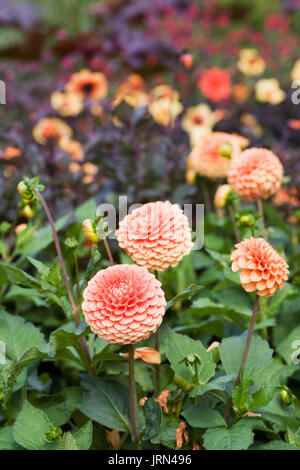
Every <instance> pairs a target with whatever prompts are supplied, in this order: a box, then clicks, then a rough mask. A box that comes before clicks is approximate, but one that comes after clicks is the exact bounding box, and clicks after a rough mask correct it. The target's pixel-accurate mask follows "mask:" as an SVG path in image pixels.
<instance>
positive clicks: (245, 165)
mask: <svg viewBox="0 0 300 470" xmlns="http://www.w3.org/2000/svg"><path fill="white" fill-rule="evenodd" d="M282 177H283V167H282V165H281V163H280V160H279V158H278V157H277V156H276V155H275V154H274V153H273V152H271V151H270V150H267V149H264V148H251V149H248V150H245V151H244V152H242V154H241V155H240V157H239V158H238V159H236V160H235V161H233V163H232V165H231V167H230V170H229V174H228V182H229V184H230V186H231V187H232V188H233V190H234V191H235V192H236V193H237V194H238V195H239V196H241V197H242V198H243V199H245V200H246V201H256V200H258V199H268V198H269V197H270V196H273V195H274V194H275V193H276V192H277V191H278V189H279V188H280V185H281V180H282Z"/></svg>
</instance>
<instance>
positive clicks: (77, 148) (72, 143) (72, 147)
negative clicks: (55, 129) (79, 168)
mask: <svg viewBox="0 0 300 470" xmlns="http://www.w3.org/2000/svg"><path fill="white" fill-rule="evenodd" d="M59 146H60V148H61V149H62V150H64V151H65V152H66V153H68V154H69V155H70V156H71V158H72V160H79V161H82V160H84V153H83V147H82V145H81V143H80V142H78V141H77V140H73V139H68V138H66V137H63V138H62V139H60V141H59Z"/></svg>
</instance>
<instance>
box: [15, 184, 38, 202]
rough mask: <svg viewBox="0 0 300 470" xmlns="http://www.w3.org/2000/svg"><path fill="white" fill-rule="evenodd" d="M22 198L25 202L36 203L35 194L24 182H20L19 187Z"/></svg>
mask: <svg viewBox="0 0 300 470" xmlns="http://www.w3.org/2000/svg"><path fill="white" fill-rule="evenodd" d="M17 189H18V191H19V194H20V196H21V197H22V198H23V199H24V201H25V202H27V203H29V202H32V201H34V199H35V194H34V192H33V191H31V189H29V187H28V185H27V184H26V183H25V182H24V181H20V183H19V184H18V186H17Z"/></svg>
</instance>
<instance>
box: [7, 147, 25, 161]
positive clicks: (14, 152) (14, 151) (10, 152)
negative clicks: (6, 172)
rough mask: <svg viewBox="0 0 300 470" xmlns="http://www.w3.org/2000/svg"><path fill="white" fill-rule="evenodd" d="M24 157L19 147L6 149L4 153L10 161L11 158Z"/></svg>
mask: <svg viewBox="0 0 300 470" xmlns="http://www.w3.org/2000/svg"><path fill="white" fill-rule="evenodd" d="M20 155H22V152H21V150H20V149H19V148H17V147H6V149H5V151H4V158H5V159H6V160H10V159H11V158H15V157H19V156H20Z"/></svg>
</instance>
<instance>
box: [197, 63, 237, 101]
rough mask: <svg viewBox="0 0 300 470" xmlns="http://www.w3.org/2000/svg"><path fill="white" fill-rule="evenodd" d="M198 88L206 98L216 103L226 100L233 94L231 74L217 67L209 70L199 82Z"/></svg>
mask: <svg viewBox="0 0 300 470" xmlns="http://www.w3.org/2000/svg"><path fill="white" fill-rule="evenodd" d="M198 87H199V89H200V90H201V92H202V93H203V95H204V96H205V97H206V98H209V99H210V100H211V101H214V102H215V103H217V102H218V101H222V100H225V99H227V98H229V97H230V93H231V79H230V73H229V72H228V71H227V70H222V69H219V68H217V67H213V68H211V69H208V70H206V71H205V72H204V73H203V75H202V77H201V78H200V80H199V81H198Z"/></svg>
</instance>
